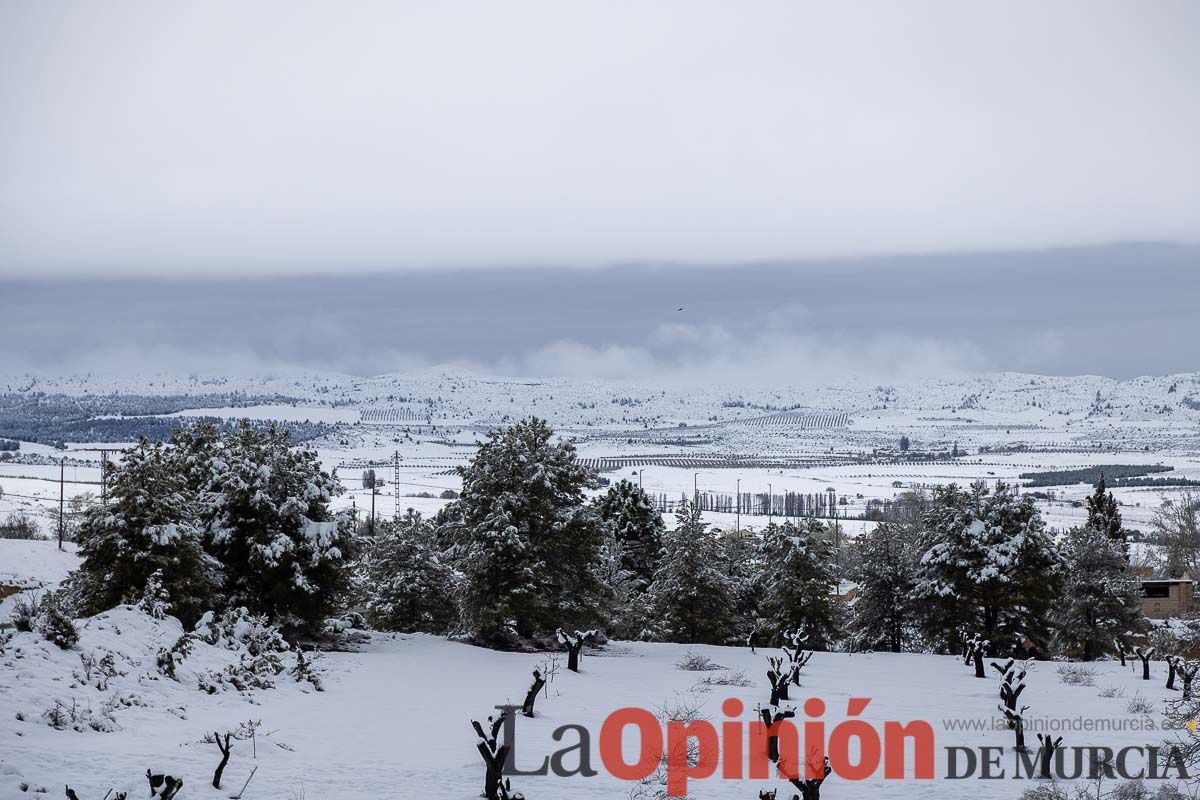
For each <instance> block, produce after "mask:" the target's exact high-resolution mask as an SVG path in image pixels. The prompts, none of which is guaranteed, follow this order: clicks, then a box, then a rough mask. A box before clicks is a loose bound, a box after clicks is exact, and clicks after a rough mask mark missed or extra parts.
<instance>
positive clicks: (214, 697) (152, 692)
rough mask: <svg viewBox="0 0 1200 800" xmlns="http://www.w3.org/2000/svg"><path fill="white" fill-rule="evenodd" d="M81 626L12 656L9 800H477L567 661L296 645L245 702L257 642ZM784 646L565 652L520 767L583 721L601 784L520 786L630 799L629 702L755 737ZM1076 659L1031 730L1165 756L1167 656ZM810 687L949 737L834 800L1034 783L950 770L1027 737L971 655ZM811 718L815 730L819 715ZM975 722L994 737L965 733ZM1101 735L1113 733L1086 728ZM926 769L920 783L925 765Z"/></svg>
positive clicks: (157, 625)
mask: <svg viewBox="0 0 1200 800" xmlns="http://www.w3.org/2000/svg"><path fill="white" fill-rule="evenodd" d="M0 545H3V549H2V550H0V554H2V555H3V556H4V558H5V561H6V563H7V564H8V570H9V571H10V572H14V573H16V574H15V575H14V576H13V577H14V578H16V579H18V580H20V581H22V582H23V583H26V584H34V583H43V584H46V585H53V584H54V582H55V581H56V580H57V579H59V578H61V576H62V575H63V572H64V567H66V566H68V565H69V563H70V559H71V558H72V556H70V554H65V555H64V554H58V553H57V551H56V550H54V548H53V546H52V545H50V544H49V543H46V542H0ZM80 633H81V640H80V642H79V644H78V645H77V646H76V647H75V648H73V649H72V650H66V651H64V650H60V649H58V648H57V647H56V646H54V645H53V644H51V643H49V642H47V641H44V640H43V639H42V638H41V637H40V636H38V635H37V634H33V633H26V634H17V635H16V636H15V637H14V638H13V639H12V640H11V641H9V642H8V644H7V646H6V648H5V653H4V655H0V741H3V743H4V744H3V747H0V800H14V799H15V798H26V797H29V796H30V793H33V794H34V796H36V795H37V794H38V793H40V792H42V791H45V792H46V793H48V794H51V795H56V794H58V793H60V792H61V791H62V790H61V787H62V786H63V785H64V784H66V785H70V786H71V787H72V788H73V789H75V791H76V792H77V793H78V795H79V797H80V798H87V799H90V798H95V797H102V796H103V795H104V793H105V792H106V791H107V790H109V789H114V790H115V791H119V792H123V791H128V792H130V793H131V796H135V797H136V796H142V795H143V793H144V792H146V790H147V784H146V781H145V777H144V775H145V770H146V769H152V770H153V771H154V772H155V773H158V772H165V773H167V774H172V775H175V776H182V777H183V778H184V780H185V790H184V791H185V792H186V794H184V795H181V796H182V797H210V798H214V800H215V798H225V797H229V796H232V795H233V794H235V793H236V791H237V789H238V788H240V787H241V786H242V784H243V783H244V781H245V780H246V779H247V778H248V777H249V776H250V773H251V771H252V770H255V769H256V768H257V771H256V772H255V773H254V778H253V781H252V782H251V786H250V788H249V789H248V790H247V793H246V797H249V798H252V797H262V798H280V799H281V800H282V799H286V800H291V799H292V798H358V797H373V796H378V795H380V794H383V793H387V794H419V795H420V796H422V797H429V798H446V799H447V800H450V799H454V800H469V798H472V797H475V796H476V795H477V794H478V792H479V789H480V785H481V781H482V775H483V767H482V761H481V759H480V758H479V756H478V755H477V753H476V752H475V741H476V737H475V734H474V733H473V731H472V730H471V728H470V720H472V719H479V720H481V721H482V720H483V719H484V717H486V715H488V714H489V713H493V707H494V706H495V705H497V704H516V705H519V704H520V703H521V701H522V699H523V697H524V693H525V690H526V688H527V687H528V685H529V680H530V673H531V671H532V670H533V669H534V668H535V667H538V666H542V667H543V668H545V665H546V664H547V663H548V659H550V658H551V657H552V656H551V654H548V653H532V654H529V653H526V654H521V653H498V652H494V651H489V650H483V649H479V648H475V647H471V646H468V645H465V644H461V643H456V642H452V641H447V640H446V639H443V638H440V637H434V636H428V635H393V634H371V635H370V637H369V640H368V641H366V642H365V643H363V644H361V645H358V646H357V651H356V652H329V653H322V654H319V655H318V656H317V657H316V658H315V659H313V661H314V663H315V665H316V669H317V670H318V671H319V672H320V673H321V674H322V678H323V686H324V691H320V692H318V691H315V689H314V687H313V686H311V685H310V684H308V683H304V682H298V681H296V680H294V679H292V678H291V677H290V676H289V673H288V671H286V670H287V669H290V665H291V664H292V663H294V658H295V656H294V655H293V654H291V653H283V654H281V658H282V659H283V662H284V666H285V671H284V672H283V673H282V674H280V675H279V676H277V677H276V678H275V680H274V682H275V684H276V686H275V688H270V689H259V690H251V691H247V692H244V693H241V692H238V691H236V690H234V689H232V688H226V689H225V690H224V691H220V692H218V693H216V694H211V695H210V694H207V693H205V692H203V691H201V690H200V689H199V688H198V683H199V676H201V675H203V674H205V673H209V672H211V671H219V670H220V669H222V668H223V667H224V666H225V665H227V664H231V663H236V662H237V661H238V659H239V658H240V657H242V656H243V653H244V651H241V650H237V649H227V648H225V647H222V646H210V645H208V644H205V643H203V642H199V643H197V644H196V645H195V647H194V650H193V652H192V654H191V655H190V656H188V657H187V658H186V659H184V660H182V662H181V664H180V666H179V667H178V670H177V673H176V679H171V678H169V677H167V676H165V675H163V674H162V673H161V672H160V671H159V670H158V669H157V667H156V656H157V653H158V651H159V648H169V647H170V646H171V645H172V643H173V642H175V641H176V640H177V639H178V637H179V636H180V635H181V633H182V629H181V628H180V626H179V624H178V623H177V622H176V621H175V620H173V619H172V618H169V617H168V618H166V619H163V620H154V619H151V618H150V617H149V616H147V615H146V614H144V613H143V612H141V611H139V610H137V609H136V608H134V607H120V608H117V609H114V610H113V611H111V612H107V613H105V614H101V615H99V616H97V617H94V618H91V619H88V620H84V621H81V622H80ZM769 652H770V651H762V650H760V651H759V652H758V653H757V654H752V653H751V652H750V651H749V649H747V648H732V647H713V646H686V645H674V644H646V643H631V642H610V643H609V644H608V645H607V646H606V647H604V648H602V649H600V650H598V651H594V652H587V653H586V654H585V656H584V658H583V661H582V672H581V673H579V674H574V673H570V672H567V671H566V670H565V669H563V666H565V660H564V659H563V657H562V655H561V654H559V655H558V656H557V658H558V659H559V669H558V670H557V672H556V674H555V675H554V676H553V678H552V680H551V682H550V683H549V684H548V685H547V687H546V688H545V690H544V691H543V694H542V695H541V696H540V697H539V699H538V701H537V706H536V710H537V716H536V717H535V718H533V719H527V718H525V717H518V718H517V721H516V731H517V737H518V739H517V742H518V762H517V764H518V766H519V767H520V768H522V769H524V770H531V769H534V768H536V767H537V766H538V764H539V763H540V762H541V761H542V759H543V758H544V757H545V756H547V755H549V754H551V753H554V752H557V751H559V750H562V749H564V748H567V747H571V746H573V745H577V744H578V743H579V741H580V737H581V734H580V733H579V731H578V729H572V730H570V731H567V732H566V733H565V734H563V735H562V738H561V740H555V738H554V735H555V731H556V730H558V729H559V728H560V727H562V726H565V725H578V726H583V728H585V729H586V730H587V732H588V736H589V741H588V747H587V755H588V758H589V759H590V766H591V767H592V768H593V769H595V770H596V771H597V773H598V774H597V775H595V776H592V777H582V776H579V775H574V776H571V777H557V776H554V775H547V776H544V777H543V776H517V777H514V778H513V784H514V789H516V790H518V791H521V792H523V793H524V794H525V795H526V797H528V798H531V800H532V798H549V797H553V798H562V800H575V799H576V798H578V799H579V800H583V799H584V798H612V797H628V796H630V791H631V790H633V789H635V788H636V787H637V785H638V784H636V783H631V782H628V781H623V780H619V779H617V778H615V777H613V776H612V775H611V774H609V772H608V770H607V769H606V768H605V763H604V759H603V757H602V755H601V753H600V744H599V743H600V731H601V728H602V726H603V724H604V721H605V719H606V718H607V717H608V716H609V715H610V714H612V713H613V712H614V711H617V710H618V709H620V708H624V707H636V708H641V709H646V710H648V711H649V712H651V713H652V714H654V715H656V716H658V717H664V715H667V716H669V715H670V712H671V711H677V710H679V709H684V708H691V709H693V711H694V713H695V715H697V716H698V717H699V718H703V719H707V720H709V721H710V722H711V723H713V724H714V725H718V726H719V725H720V724H722V723H730V724H733V723H737V722H740V723H741V726H740V727H739V728H738V729H737V731H740V735H741V736H742V737H743V739H745V737H746V736H747V735H748V734H747V731H748V728H747V727H746V726H747V725H748V723H749V722H750V721H752V720H753V719H755V714H756V709H757V708H758V707H759V706H761V705H764V704H765V701H766V700H767V694H768V693H769V690H768V689H767V681H766V678H765V676H764V673H765V671H766V655H767V654H768V653H769ZM692 653H696V654H700V655H703V656H706V657H708V658H709V659H711V660H712V662H714V664H716V665H719V666H720V667H721V669H720V670H714V671H707V672H695V671H685V670H682V669H680V668H679V667H678V666H677V665H678V663H679V662H680V661H681V660H682V659H683V658H684V657H685V656H687V655H689V654H692ZM106 654H112V655H113V657H114V665H115V670H114V671H115V672H116V674H115V675H114V676H112V677H110V678H108V679H107V680H105V679H98V678H97V677H96V676H95V674H93V676H92V677H91V678H90V679H89V678H88V677H87V676H86V675H85V673H84V663H83V662H84V659H85V658H96V659H97V660H99V659H100V658H102V657H103V656H104V655H106ZM1056 666H1057V665H1055V664H1052V663H1040V664H1036V665H1035V666H1034V668H1033V670H1032V671H1031V672H1030V675H1029V677H1028V679H1027V684H1028V688H1027V690H1026V692H1025V694H1024V696H1023V697H1022V704H1023V705H1025V704H1027V705H1028V706H1029V707H1030V711H1029V712H1028V713H1027V715H1026V717H1027V719H1028V720H1029V722H1028V723H1027V724H1028V725H1029V726H1030V729H1031V731H1033V730H1036V726H1038V725H1044V726H1046V727H1047V729H1052V728H1058V732H1057V734H1056V735H1062V736H1063V737H1064V743H1065V744H1066V745H1069V746H1093V745H1094V746H1104V747H1112V748H1121V747H1126V746H1147V745H1157V744H1159V743H1161V742H1162V741H1163V740H1164V739H1170V738H1172V737H1174V736H1175V735H1177V734H1176V733H1175V732H1169V731H1164V730H1162V728H1161V725H1162V710H1163V707H1164V701H1165V700H1166V699H1167V698H1168V697H1172V696H1176V697H1177V696H1178V695H1177V693H1174V692H1170V691H1168V690H1166V689H1165V688H1163V680H1162V677H1163V673H1164V667H1163V665H1162V664H1161V663H1155V664H1154V665H1153V667H1154V675H1153V679H1152V680H1151V681H1149V682H1146V681H1142V680H1141V679H1140V675H1139V674H1138V673H1137V671H1136V670H1135V669H1134V668H1133V667H1132V666H1131V667H1129V668H1122V667H1121V666H1120V665H1119V664H1118V663H1116V662H1103V663H1098V664H1095V665H1094V670H1095V676H1094V685H1092V686H1069V685H1065V684H1064V683H1062V682H1061V680H1060V678H1059V677H1058V675H1057V671H1056ZM739 671H740V672H741V673H743V674H744V676H745V678H746V680H747V682H748V685H744V686H707V685H705V684H704V680H705V679H706V678H712V677H715V676H724V675H727V674H728V673H730V672H734V673H736V672H739ZM801 683H802V688H801V689H799V690H796V689H793V695H792V697H793V700H795V701H798V702H797V703H796V705H797V707H798V708H799V706H800V703H802V702H803V701H804V700H807V699H809V698H814V697H815V698H820V699H821V700H823V701H824V703H825V704H826V712H825V713H824V714H823V715H821V716H820V717H819V719H821V720H823V721H824V722H825V725H826V731H827V733H826V736H827V737H828V736H829V735H830V734H831V732H832V731H833V730H834V728H835V727H836V726H837V725H838V724H839V723H840V722H842V721H844V720H846V719H848V718H849V717H848V713H847V712H848V702H849V700H850V698H870V704H869V706H868V707H867V708H866V710H865V711H863V712H862V713H861V714H858V715H857V716H856V718H860V719H864V720H867V721H868V722H870V723H872V724H873V725H875V726H876V728H877V729H878V730H883V723H884V722H886V721H898V722H905V723H906V722H911V721H915V720H924V721H927V722H928V723H929V724H930V725H931V726H932V729H933V731H934V737H935V745H936V746H935V755H936V773H935V774H936V775H937V776H938V777H937V779H935V780H902V781H901V780H888V779H885V778H884V777H883V776H882V768H881V769H880V770H879V771H878V773H877V774H876V775H874V776H872V777H871V778H868V779H865V780H853V781H852V780H846V779H845V778H842V777H840V776H839V775H838V774H837V773H835V774H834V775H832V776H831V777H830V778H829V779H828V780H827V781H826V783H825V785H824V787H823V791H822V796H823V797H826V798H838V797H880V798H893V797H894V798H911V797H938V798H945V797H964V796H968V795H969V796H976V797H986V798H1011V797H1015V796H1016V795H1017V794H1018V793H1019V792H1020V790H1021V789H1022V788H1024V787H1025V786H1027V785H1028V784H1027V783H1022V782H1018V781H1016V780H1012V779H1008V780H980V779H977V778H966V779H962V780H957V781H949V780H947V779H945V777H944V776H945V774H946V769H947V763H946V759H947V756H946V752H947V751H946V749H945V748H948V747H971V748H979V747H985V746H989V747H1008V746H1010V745H1011V744H1012V734H1011V732H1010V731H1007V730H1004V729H1003V728H1002V727H998V726H996V725H995V718H996V710H995V709H996V702H997V694H996V684H997V681H996V679H995V676H994V675H989V677H988V678H986V679H983V680H979V679H976V678H975V677H973V673H972V671H971V670H970V669H969V668H967V667H964V665H963V664H962V662H961V660H960V659H958V658H955V657H950V656H931V655H912V654H901V655H894V654H884V653H858V654H853V655H850V654H845V653H817V654H815V655H814V656H813V658H812V660H811V661H810V662H809V664H808V665H807V666H806V667H805V668H804V670H803V672H802V680H801ZM1102 694H1103V695H1111V696H1102ZM1135 697H1141V698H1145V699H1147V700H1149V701H1151V703H1152V705H1153V707H1154V709H1155V710H1154V711H1153V712H1151V713H1148V714H1139V713H1131V712H1130V711H1129V710H1128V706H1129V703H1130V701H1131V700H1132V699H1133V698H1135ZM728 698H737V699H738V700H739V701H741V704H742V706H743V712H742V713H740V714H738V715H735V716H732V717H731V716H727V715H726V714H725V713H724V709H723V707H722V704H723V702H724V701H725V700H726V699H728ZM52 708H58V709H59V713H60V714H61V715H62V716H63V718H62V720H60V722H61V727H62V728H63V729H61V730H60V729H56V728H55V727H53V726H52V725H51V724H50V723H51V720H48V719H47V713H48V710H49V709H52ZM798 714H799V719H800V721H804V720H805V719H806V717H805V716H804V714H803V713H802V712H799V711H798ZM251 724H253V725H254V726H255V728H256V732H255V734H254V736H253V737H252V738H248V739H245V740H235V741H234V749H233V754H232V757H231V760H230V763H229V766H228V767H227V769H226V771H225V775H224V779H223V782H222V789H221V790H220V791H218V790H215V789H213V788H211V787H210V786H209V785H208V784H209V782H210V781H211V777H212V771H213V769H214V768H215V766H216V764H217V762H218V761H219V760H220V754H219V753H218V750H217V747H216V745H215V744H213V743H212V742H211V741H209V742H205V741H203V740H204V738H205V737H206V735H208V734H211V733H214V732H219V733H222V734H223V733H224V732H226V731H233V730H236V729H238V727H239V725H241V726H243V731H245V730H246V727H245V726H248V725H251ZM970 725H975V726H977V727H975V728H968V727H965V726H970ZM1088 725H1090V726H1091V727H1092V728H1093V730H1084V729H1083V728H1084V727H1085V726H1088ZM75 728H78V730H76V729H75ZM96 728H98V729H99V730H97V729H96ZM1182 735H1183V736H1189V735H1191V734H1189V733H1187V732H1186V731H1184V732H1183V733H1182ZM1030 738H1031V739H1033V733H1032V732H1031V733H1030ZM624 741H625V748H626V750H625V754H626V760H627V761H629V762H633V761H635V760H636V749H637V736H636V735H635V734H633V733H632V732H629V733H627V734H626V738H625V740H624ZM746 747H749V745H748V744H747V745H746ZM855 747H856V746H854V747H852V752H855V753H856V752H857V750H856V749H855ZM746 752H747V751H746V750H743V758H745V757H746ZM1005 752H1006V755H1005V756H1004V758H1005V760H1004V761H1003V762H1002V765H1003V766H1004V767H1005V768H1006V769H1008V770H1009V775H1011V774H1012V770H1013V769H1015V767H1014V766H1013V763H1014V762H1012V761H1011V759H1012V754H1011V752H1009V751H1007V750H1006V751H1005ZM579 758H580V755H579V752H578V751H575V752H573V753H572V754H570V755H568V756H567V757H566V760H565V762H564V763H565V764H566V766H567V768H568V769H569V770H573V769H574V768H575V767H576V766H577V765H578V763H579V760H578V759H579ZM907 764H908V767H907V769H908V772H909V774H910V776H911V772H912V767H913V763H912V759H911V757H910V758H909V759H908V761H907ZM743 774H746V773H743ZM774 786H784V787H785V788H786V784H784V782H782V781H779V780H752V779H749V778H746V779H742V780H727V779H723V778H720V777H713V778H709V779H705V780H697V781H693V782H692V784H691V789H690V793H691V794H692V796H694V797H697V798H730V800H732V799H733V798H742V797H747V796H751V797H753V796H755V793H756V792H757V791H758V790H759V789H768V788H772V787H774ZM22 787H25V788H22ZM650 788H651V789H657V788H661V786H659V785H658V784H653V785H651V786H650Z"/></svg>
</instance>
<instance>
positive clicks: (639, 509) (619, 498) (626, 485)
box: [596, 481, 666, 586]
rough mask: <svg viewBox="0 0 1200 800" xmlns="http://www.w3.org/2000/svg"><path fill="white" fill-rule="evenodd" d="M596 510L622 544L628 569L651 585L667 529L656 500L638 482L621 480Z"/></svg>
mask: <svg viewBox="0 0 1200 800" xmlns="http://www.w3.org/2000/svg"><path fill="white" fill-rule="evenodd" d="M596 511H597V512H598V513H599V515H600V519H601V521H602V522H603V523H604V525H605V527H606V528H607V529H608V532H609V535H611V536H613V537H614V538H616V539H617V541H619V542H620V543H621V546H622V547H621V549H622V553H623V558H624V566H625V568H626V569H628V570H629V571H630V572H632V573H633V574H634V575H636V576H637V577H639V578H640V579H641V580H642V582H643V585H645V586H649V585H650V582H651V581H652V580H654V570H655V569H657V567H658V560H659V557H660V555H661V552H662V534H663V531H664V530H665V529H666V525H665V524H664V523H663V519H662V514H660V513H659V512H658V509H657V508H656V507H655V505H654V501H653V500H651V499H650V496H649V495H648V494H646V493H645V492H644V491H642V488H641V487H640V486H638V485H637V484H635V483H632V482H630V481H618V482H617V483H615V484H613V486H611V487H610V488H609V490H608V491H607V492H605V493H604V494H602V495H601V496H600V497H599V498H597V500H596Z"/></svg>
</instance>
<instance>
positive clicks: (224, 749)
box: [212, 733, 233, 789]
mask: <svg viewBox="0 0 1200 800" xmlns="http://www.w3.org/2000/svg"><path fill="white" fill-rule="evenodd" d="M230 735H231V734H229V733H226V734H225V739H224V742H223V743H222V740H221V734H219V733H213V738H214V739H215V740H216V742H217V749H218V750H220V751H221V763H220V764H217V769H216V771H214V772H213V780H212V785H213V788H214V789H220V788H221V775H222V774H224V772H225V765H226V764H228V763H229V754H230V752H232V751H233V745H232V744H230V742H229V737H230Z"/></svg>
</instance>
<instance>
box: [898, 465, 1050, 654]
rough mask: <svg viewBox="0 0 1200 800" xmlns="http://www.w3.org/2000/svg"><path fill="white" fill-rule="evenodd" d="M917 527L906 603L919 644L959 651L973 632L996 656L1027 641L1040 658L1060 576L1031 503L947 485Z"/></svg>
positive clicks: (1006, 491) (1004, 492)
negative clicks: (912, 609) (922, 639)
mask: <svg viewBox="0 0 1200 800" xmlns="http://www.w3.org/2000/svg"><path fill="white" fill-rule="evenodd" d="M924 525H925V530H924V532H923V533H922V535H921V538H920V548H921V550H922V552H923V554H922V556H921V564H920V568H919V569H918V575H917V586H916V589H915V590H914V593H913V597H914V599H915V600H916V602H917V605H916V608H918V609H919V610H920V622H921V627H922V632H923V633H924V635H925V636H926V638H927V639H928V640H929V641H930V642H932V643H934V644H935V645H936V646H938V647H940V648H942V649H943V650H946V651H948V652H959V651H960V650H961V649H962V641H961V635H962V631H964V630H965V631H974V632H978V633H980V634H982V636H983V637H984V638H986V639H988V640H989V641H990V642H991V643H992V646H993V648H994V649H995V652H997V653H1004V654H1013V655H1016V654H1019V653H1020V652H1022V648H1023V646H1024V645H1025V643H1026V642H1029V643H1031V644H1032V645H1033V648H1034V649H1035V650H1037V651H1041V652H1045V651H1046V650H1047V648H1048V645H1049V637H1050V634H1051V632H1052V630H1053V628H1052V626H1051V625H1050V615H1051V611H1052V606H1053V604H1054V602H1055V601H1056V599H1057V597H1058V589H1059V586H1060V584H1061V577H1062V573H1061V569H1060V566H1061V564H1060V558H1059V555H1058V552H1057V550H1056V549H1055V547H1054V543H1053V541H1052V540H1051V538H1050V536H1049V535H1048V534H1047V533H1046V530H1045V525H1044V523H1043V522H1042V518H1041V515H1040V514H1039V513H1038V510H1037V508H1036V507H1035V506H1034V504H1033V499H1032V498H1030V497H1028V496H1025V497H1018V496H1017V494H1016V492H1015V491H1014V490H1013V488H1012V487H1011V486H1008V485H1006V484H1003V483H999V484H997V485H996V488H995V490H994V491H990V490H989V489H988V488H987V486H986V485H984V484H983V483H982V482H980V483H976V484H974V485H972V486H971V488H970V489H969V490H963V489H962V488H960V487H959V486H957V485H954V484H951V485H949V486H943V487H939V488H937V489H935V490H934V493H933V497H932V501H931V504H930V507H929V510H928V511H927V512H926V513H925V515H924Z"/></svg>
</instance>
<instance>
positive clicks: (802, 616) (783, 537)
mask: <svg viewBox="0 0 1200 800" xmlns="http://www.w3.org/2000/svg"><path fill="white" fill-rule="evenodd" d="M828 539H829V537H828V535H827V531H826V529H825V526H824V525H823V524H822V523H821V522H820V521H818V520H816V519H808V520H805V521H804V522H802V523H800V524H799V525H795V524H793V523H791V522H785V523H784V524H782V525H777V524H771V525H768V526H767V528H766V530H764V531H763V535H762V540H761V542H760V544H759V562H760V563H761V565H762V567H761V571H760V573H759V577H758V580H757V582H756V585H757V587H758V592H757V593H758V614H759V618H760V619H761V620H762V623H763V625H762V628H763V631H764V632H765V634H766V637H767V638H766V641H771V640H777V639H778V638H779V637H780V636H781V635H782V634H783V632H784V631H785V630H799V631H801V632H802V634H803V635H804V636H805V637H806V640H807V643H808V646H809V647H810V648H812V649H814V650H820V649H825V648H827V647H829V645H830V643H831V642H832V641H833V640H834V639H835V638H836V637H837V624H836V616H835V609H834V602H835V601H834V595H833V590H834V584H835V580H834V576H833V550H832V547H831V546H830V544H829V541H828Z"/></svg>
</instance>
